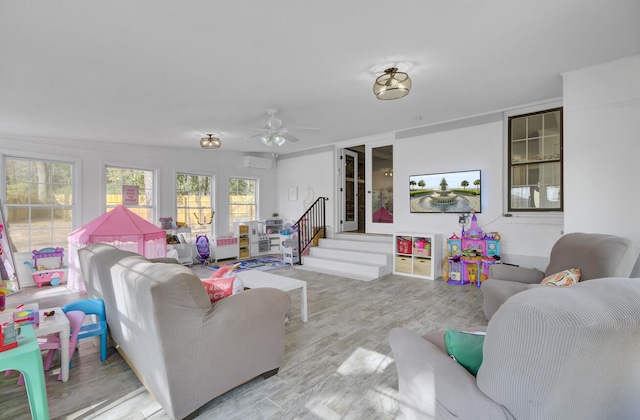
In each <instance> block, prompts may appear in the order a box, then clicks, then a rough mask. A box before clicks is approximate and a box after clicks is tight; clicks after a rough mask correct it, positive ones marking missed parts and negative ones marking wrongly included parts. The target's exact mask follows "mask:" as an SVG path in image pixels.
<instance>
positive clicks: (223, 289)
mask: <svg viewBox="0 0 640 420" xmlns="http://www.w3.org/2000/svg"><path fill="white" fill-rule="evenodd" d="M235 278H236V276H230V277H223V278H221V279H215V280H214V279H207V280H202V284H203V285H204V288H205V290H206V291H207V294H208V295H209V300H210V301H211V303H213V302H216V301H218V300H220V299H222V298H225V297H227V296H231V295H232V294H233V281H234V280H235Z"/></svg>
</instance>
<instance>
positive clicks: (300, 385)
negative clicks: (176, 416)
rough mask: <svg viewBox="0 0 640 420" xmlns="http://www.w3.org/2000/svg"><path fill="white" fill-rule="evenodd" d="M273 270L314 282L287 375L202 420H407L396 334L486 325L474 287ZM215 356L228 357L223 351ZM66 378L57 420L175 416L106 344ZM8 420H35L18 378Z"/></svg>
mask: <svg viewBox="0 0 640 420" xmlns="http://www.w3.org/2000/svg"><path fill="white" fill-rule="evenodd" d="M198 269H199V268H198V267H196V268H195V270H196V271H198ZM200 269H201V268H200ZM270 272H271V273H274V274H279V275H283V276H288V277H292V278H297V279H300V280H305V281H307V285H308V286H307V287H308V305H309V306H308V310H309V321H308V322H307V323H302V322H301V320H300V293H299V291H293V292H290V296H291V301H292V303H291V308H290V310H289V318H290V323H289V325H287V326H286V337H285V340H286V344H285V353H284V360H283V362H282V366H281V367H280V371H279V373H278V374H277V375H276V376H273V377H271V378H269V379H267V380H264V379H262V378H257V379H254V380H252V381H250V382H248V383H246V384H244V385H241V386H239V387H238V388H235V389H233V390H231V391H229V392H227V393H226V394H224V395H221V396H220V397H218V398H215V399H213V400H212V401H210V402H209V403H207V404H206V405H205V406H203V407H202V408H201V410H200V415H199V416H198V419H225V420H226V419H322V420H325V419H326V420H329V419H365V418H366V419H395V418H399V419H402V418H403V416H402V414H401V413H400V412H399V410H398V403H397V389H398V383H397V375H396V370H395V365H394V363H393V354H392V353H391V350H390V347H389V344H388V340H387V334H388V332H389V330H390V329H391V328H393V327H395V326H404V327H407V328H410V329H412V330H415V331H416V332H418V333H420V334H424V333H427V332H431V331H438V330H443V329H445V328H454V329H461V328H469V327H473V326H478V325H486V324H487V321H486V319H485V318H484V315H483V313H482V294H481V292H480V289H478V288H476V287H475V286H473V285H466V286H457V285H447V284H446V283H444V282H443V281H442V280H436V281H426V280H420V279H415V278H411V277H404V276H395V275H389V276H385V277H382V278H380V279H377V280H374V281H372V282H363V281H358V280H351V279H346V278H343V277H337V276H331V275H327V274H319V273H313V272H309V271H303V270H299V269H296V268H293V267H286V268H278V269H276V270H273V271H270ZM209 273H210V272H209ZM80 298H82V296H80V295H78V294H72V293H69V292H67V291H66V289H65V288H63V287H46V286H44V287H42V288H41V289H37V288H28V289H24V290H23V291H21V292H19V293H17V294H15V295H12V296H9V299H8V302H7V303H8V305H11V304H15V303H28V302H32V301H38V302H39V304H40V307H41V308H43V307H50V306H61V305H64V304H65V303H67V302H69V301H72V300H76V299H80ZM211 357H215V358H220V359H221V360H224V355H221V354H216V353H214V352H212V354H211ZM55 363H56V362H54V367H55ZM57 363H58V365H57V366H58V368H59V361H58V362H57ZM57 372H58V369H54V368H52V369H51V370H50V371H49V372H47V373H46V376H47V392H48V396H49V408H50V412H51V417H52V418H54V419H145V418H148V419H167V418H169V417H168V416H167V415H166V413H165V412H164V410H163V409H162V408H161V407H160V406H159V405H158V404H157V403H156V402H155V400H154V399H153V398H152V397H151V396H150V394H149V393H148V392H147V391H146V389H145V388H144V387H143V386H142V385H141V383H140V382H139V381H138V379H137V378H136V376H135V375H134V374H133V372H132V371H131V369H130V368H129V367H128V365H127V364H126V363H125V362H124V361H123V360H122V358H121V357H120V355H119V354H118V353H117V352H116V351H115V350H114V348H113V347H111V346H110V347H109V352H108V357H107V360H106V361H104V362H102V361H100V356H99V348H98V341H97V339H96V340H95V341H91V340H85V341H83V342H82V344H81V346H80V349H79V351H78V352H76V354H75V355H74V357H73V368H72V369H71V372H70V378H69V381H68V382H67V383H62V382H59V381H57V380H56V376H57ZM211 374H215V372H212V373H211ZM14 375H15V374H14ZM0 418H2V419H29V418H31V416H30V412H29V408H28V402H27V397H26V392H25V390H24V387H18V386H17V385H16V376H13V377H5V376H3V375H2V376H0Z"/></svg>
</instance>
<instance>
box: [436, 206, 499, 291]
mask: <svg viewBox="0 0 640 420" xmlns="http://www.w3.org/2000/svg"><path fill="white" fill-rule="evenodd" d="M500 239H501V238H500V235H499V234H498V232H488V233H483V232H482V229H480V226H478V219H477V218H476V215H475V213H474V214H473V215H472V217H471V226H470V227H469V229H467V230H465V229H464V225H463V227H462V238H460V237H458V236H457V235H456V234H455V233H454V234H453V235H451V237H450V238H449V239H448V240H447V245H448V249H447V256H446V257H445V258H444V260H443V262H442V277H443V279H444V280H445V281H447V283H449V284H459V285H463V284H468V283H475V284H476V286H477V287H480V284H481V283H482V282H483V281H484V280H486V279H487V278H488V275H489V267H490V266H491V265H493V264H497V263H499V262H500Z"/></svg>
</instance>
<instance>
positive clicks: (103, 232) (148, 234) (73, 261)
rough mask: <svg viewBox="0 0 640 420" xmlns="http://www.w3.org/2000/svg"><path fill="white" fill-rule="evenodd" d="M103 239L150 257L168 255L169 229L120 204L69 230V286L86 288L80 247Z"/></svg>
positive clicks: (72, 288)
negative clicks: (79, 254) (158, 225)
mask: <svg viewBox="0 0 640 420" xmlns="http://www.w3.org/2000/svg"><path fill="white" fill-rule="evenodd" d="M96 242H102V243H106V244H109V245H113V246H115V247H116V248H119V249H123V250H126V251H132V252H137V253H138V254H140V255H143V256H145V257H147V258H158V257H164V256H166V255H167V235H166V232H165V231H164V230H163V229H161V228H159V227H157V226H156V225H154V224H153V223H149V222H148V221H146V220H145V219H143V218H142V217H140V216H138V215H137V214H135V213H133V212H132V211H131V210H129V209H127V208H126V207H124V206H118V207H116V208H114V209H113V210H111V211H110V212H107V213H105V214H103V215H102V216H100V217H98V218H96V219H94V220H92V221H91V222H89V223H87V224H86V225H84V226H82V227H81V228H79V229H76V230H74V231H73V232H71V233H70V234H69V277H68V280H67V288H68V289H71V290H76V291H78V290H81V291H84V290H85V286H84V281H83V279H82V272H81V271H80V262H79V260H78V249H80V248H84V247H85V246H87V245H90V244H93V243H96Z"/></svg>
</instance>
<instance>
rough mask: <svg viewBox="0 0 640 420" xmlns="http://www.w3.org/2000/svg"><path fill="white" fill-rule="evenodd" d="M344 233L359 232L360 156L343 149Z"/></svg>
mask: <svg viewBox="0 0 640 420" xmlns="http://www.w3.org/2000/svg"><path fill="white" fill-rule="evenodd" d="M342 169H343V171H342V173H343V176H342V188H341V190H342V219H341V220H342V231H343V232H349V231H354V230H358V154H357V153H356V152H353V151H351V150H347V149H342Z"/></svg>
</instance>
